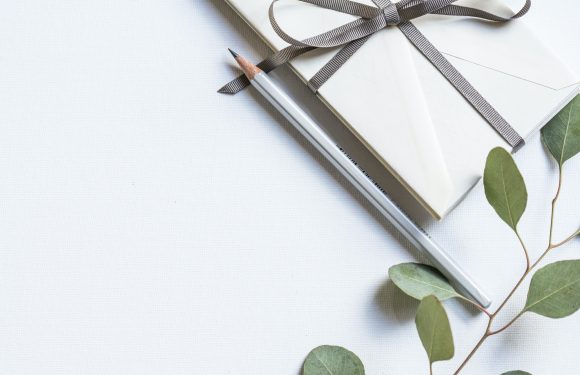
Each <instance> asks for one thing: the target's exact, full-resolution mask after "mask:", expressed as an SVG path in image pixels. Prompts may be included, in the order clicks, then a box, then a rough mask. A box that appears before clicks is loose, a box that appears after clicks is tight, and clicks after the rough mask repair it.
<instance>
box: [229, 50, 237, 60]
mask: <svg viewBox="0 0 580 375" xmlns="http://www.w3.org/2000/svg"><path fill="white" fill-rule="evenodd" d="M228 51H230V53H231V54H232V56H233V57H234V59H235V58H236V57H238V56H239V55H238V54H237V53H236V52H234V51H232V50H231V48H228Z"/></svg>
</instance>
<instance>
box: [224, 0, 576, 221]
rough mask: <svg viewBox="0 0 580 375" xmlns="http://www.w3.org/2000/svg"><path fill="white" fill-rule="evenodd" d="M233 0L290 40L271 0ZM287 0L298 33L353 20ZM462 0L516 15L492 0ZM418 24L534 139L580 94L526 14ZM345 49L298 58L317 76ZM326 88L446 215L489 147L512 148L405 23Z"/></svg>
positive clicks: (306, 73) (341, 111)
mask: <svg viewBox="0 0 580 375" xmlns="http://www.w3.org/2000/svg"><path fill="white" fill-rule="evenodd" d="M227 1H228V3H230V5H231V6H232V7H233V8H234V9H235V10H236V11H237V12H238V13H239V14H240V15H241V16H242V17H243V18H244V19H245V20H246V21H247V22H248V23H249V24H250V26H252V27H253V28H254V29H255V30H256V32H257V33H258V34H259V35H260V36H261V37H262V38H263V39H264V40H265V41H266V42H267V43H268V44H269V45H270V46H271V47H272V48H273V49H274V50H280V49H282V48H284V47H286V46H287V44H286V43H285V42H284V41H282V40H281V39H280V38H279V37H278V36H277V35H276V34H275V32H274V30H273V29H272V27H271V26H270V22H269V19H268V8H269V6H270V3H271V0H227ZM359 2H361V3H366V4H369V5H372V4H373V3H372V1H371V0H364V1H362V0H359ZM278 4H280V5H279V6H277V7H276V11H277V17H278V19H279V22H280V24H281V25H282V27H283V28H284V29H285V30H286V31H287V32H289V33H290V34H291V35H293V36H295V37H296V38H298V39H300V38H306V37H309V36H313V35H316V34H319V33H321V32H324V31H328V30H330V29H332V28H334V27H337V26H340V25H342V24H344V23H346V22H348V21H351V20H352V19H353V17H352V16H349V15H345V14H341V13H338V12H334V11H331V10H325V9H321V8H319V7H315V6H310V5H306V4H304V3H300V2H296V1H292V0H288V1H281V2H279V3H278ZM458 4H459V3H458ZM460 4H461V5H468V6H475V7H478V8H480V9H485V10H492V11H494V12H495V13H503V14H510V10H509V9H507V8H506V7H503V6H501V5H499V4H498V3H493V2H490V1H486V2H485V3H483V2H482V3H476V2H474V1H470V2H469V3H468V2H467V1H462V2H461V3H460ZM482 4H485V6H482ZM490 7H493V8H490ZM413 23H414V24H415V25H416V26H417V28H418V29H419V30H420V31H421V32H422V33H423V34H425V36H426V37H427V38H428V39H429V40H430V41H431V43H433V44H434V45H435V47H437V48H438V49H439V51H441V52H442V53H443V54H444V55H445V56H446V57H447V58H448V59H449V61H450V62H451V63H452V64H453V65H454V66H455V68H457V70H459V71H460V72H461V73H462V74H463V75H464V76H465V77H466V79H467V80H468V81H469V82H470V83H471V84H472V85H473V86H474V87H475V88H476V89H477V90H478V91H479V92H480V93H481V94H482V95H483V97H484V98H486V99H487V100H488V101H489V102H490V103H491V105H492V106H494V108H495V109H496V110H497V111H498V112H499V113H500V114H501V115H502V116H503V117H504V118H505V119H506V120H507V121H508V122H509V123H510V124H511V125H512V127H513V128H514V129H515V130H516V131H517V132H518V133H519V134H520V135H521V136H522V137H523V138H524V139H526V138H529V136H530V135H531V134H533V133H534V132H535V131H537V130H538V129H539V128H540V127H541V126H543V125H544V124H545V123H546V122H547V121H549V119H551V118H552V117H553V116H554V115H555V114H556V113H557V112H558V111H559V110H560V109H561V108H562V107H563V106H565V105H566V103H568V102H569V101H570V100H571V99H572V98H573V97H574V96H575V95H576V94H577V93H578V88H579V87H580V84H579V80H578V79H577V78H576V77H575V76H574V74H573V73H572V72H571V71H570V70H568V69H567V68H566V67H565V66H564V65H563V64H562V63H561V62H560V61H559V60H558V59H557V58H556V57H555V56H553V55H552V54H551V53H550V52H549V51H548V50H547V49H546V48H545V47H544V46H542V45H541V43H540V42H539V41H538V40H537V39H536V38H535V37H534V36H533V35H532V34H531V33H530V32H529V30H528V29H527V27H526V26H525V25H524V24H523V23H521V22H520V21H517V20H516V21H512V22H508V23H503V24H498V23H491V22H485V21H480V20H475V19H469V18H464V17H448V16H437V15H427V16H424V17H421V18H419V19H416V20H413ZM336 51H337V50H336V49H333V50H326V51H322V50H319V51H314V52H312V53H309V54H307V55H303V56H301V57H299V58H297V59H295V60H293V61H292V62H291V66H292V68H293V69H294V70H295V71H296V73H297V74H298V75H299V76H300V77H301V78H302V79H303V80H305V81H307V80H308V79H310V78H311V77H312V76H313V75H314V74H315V73H316V72H317V71H318V69H320V68H321V67H322V66H323V65H324V64H325V63H326V62H328V61H329V59H330V58H331V57H332V56H333V55H334V54H335V53H336ZM318 94H319V97H320V98H321V100H322V101H323V102H324V103H325V104H326V105H327V106H328V107H329V108H330V109H331V110H333V111H334V113H335V114H336V115H337V116H338V117H339V118H340V119H341V120H342V121H343V122H344V124H345V125H346V126H347V127H348V128H349V129H350V130H351V131H352V132H353V134H355V135H356V136H357V137H358V138H359V139H360V140H361V141H362V142H363V143H364V144H365V145H366V147H367V148H368V149H369V150H370V151H371V152H372V153H373V154H374V155H375V157H377V159H378V160H379V161H381V163H382V164H383V165H384V166H385V167H386V168H387V169H388V170H389V171H390V172H391V173H392V174H393V175H394V176H395V177H396V178H397V179H398V180H399V181H400V182H401V184H402V185H403V186H405V188H407V189H408V190H409V192H411V194H413V196H414V197H415V198H416V199H417V200H418V201H419V202H421V204H422V205H423V206H424V207H425V208H426V209H427V210H428V211H429V212H430V213H431V215H432V216H433V217H435V218H438V219H440V218H442V217H444V216H445V215H446V214H447V213H448V212H449V211H450V210H451V209H453V207H455V206H456V205H457V204H458V203H459V202H460V201H461V200H462V198H463V197H464V196H465V194H467V192H469V191H470V190H471V188H472V187H473V186H474V185H475V184H476V183H477V181H478V180H479V179H480V178H481V173H482V170H483V166H484V163H485V158H486V156H487V153H488V152H489V150H491V149H492V148H493V147H496V146H502V147H505V148H507V149H509V147H510V146H509V145H508V144H507V143H506V142H505V141H504V140H503V139H502V138H501V136H499V135H498V134H497V133H496V132H495V130H494V129H493V128H492V127H491V126H490V125H489V124H488V123H487V122H486V121H485V120H484V119H483V118H482V117H481V116H480V115H479V114H478V113H477V112H476V111H475V110H474V109H473V108H472V107H471V105H470V104H469V103H468V102H467V101H466V100H465V99H464V98H463V97H462V96H461V95H460V94H459V93H458V92H457V91H456V90H455V88H453V86H451V84H450V83H449V82H448V81H447V80H446V79H445V78H444V77H443V76H442V75H441V74H440V73H439V72H438V71H437V70H436V69H435V67H434V66H433V65H431V63H430V62H429V61H428V60H427V59H426V58H425V57H424V56H423V55H421V54H420V52H418V51H417V50H416V49H415V47H413V46H412V45H411V44H410V42H409V41H408V40H407V39H406V38H405V36H404V35H403V34H402V33H401V32H400V31H399V30H398V29H397V28H396V27H390V28H388V29H385V30H382V31H380V32H378V33H377V34H375V35H374V36H373V37H372V38H371V39H370V40H369V41H368V42H367V43H366V44H365V45H364V46H363V47H362V48H361V49H360V50H359V51H358V52H357V53H356V54H355V55H354V56H353V57H352V58H351V59H350V60H349V61H348V62H347V63H346V64H345V65H344V66H343V67H342V68H341V69H340V70H339V71H338V72H337V73H336V74H335V75H334V76H333V77H332V78H331V79H330V80H329V81H328V82H327V83H326V84H325V85H324V86H323V87H322V88H321V89H320V90H319V93H318Z"/></svg>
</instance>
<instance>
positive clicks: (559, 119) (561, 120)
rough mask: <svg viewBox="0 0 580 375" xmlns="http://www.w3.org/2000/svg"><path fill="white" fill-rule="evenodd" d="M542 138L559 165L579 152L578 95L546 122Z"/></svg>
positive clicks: (579, 120) (579, 111) (579, 113)
mask: <svg viewBox="0 0 580 375" xmlns="http://www.w3.org/2000/svg"><path fill="white" fill-rule="evenodd" d="M542 140H543V141H544V144H545V145H546V147H548V150H550V153H551V154H552V156H553V157H554V158H555V159H556V161H557V162H558V165H559V166H560V167H562V165H564V163H565V162H566V161H567V160H569V159H571V158H572V157H573V156H575V155H576V154H578V152H580V96H576V97H575V98H574V99H573V100H572V101H571V102H570V103H568V105H567V106H565V107H564V109H562V111H560V113H558V114H557V115H556V117H554V118H553V119H552V120H550V122H548V124H547V125H546V126H545V127H544V128H543V129H542Z"/></svg>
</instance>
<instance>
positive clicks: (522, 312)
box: [489, 310, 525, 336]
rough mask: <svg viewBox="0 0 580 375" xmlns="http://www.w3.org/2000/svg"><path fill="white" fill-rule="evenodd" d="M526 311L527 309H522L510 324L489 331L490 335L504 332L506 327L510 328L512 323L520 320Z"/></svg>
mask: <svg viewBox="0 0 580 375" xmlns="http://www.w3.org/2000/svg"><path fill="white" fill-rule="evenodd" d="M524 312H525V310H522V311H520V312H519V314H518V315H516V316H514V318H513V319H512V320H510V322H509V323H508V324H506V325H505V326H503V327H502V328H500V329H498V330H496V331H491V332H489V336H493V335H497V334H498V333H500V332H503V331H505V330H506V329H508V328H509V327H510V326H511V325H512V324H514V323H515V322H516V320H518V319H519V318H520V317H521V316H522V315H523V314H524Z"/></svg>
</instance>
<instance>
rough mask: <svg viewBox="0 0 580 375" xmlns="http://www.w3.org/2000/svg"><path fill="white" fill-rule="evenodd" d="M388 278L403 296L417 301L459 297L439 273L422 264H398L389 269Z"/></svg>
mask: <svg viewBox="0 0 580 375" xmlns="http://www.w3.org/2000/svg"><path fill="white" fill-rule="evenodd" d="M389 277H390V278H391V280H393V282H394V283H395V285H396V286H397V287H399V289H401V290H402V291H403V292H404V293H405V294H407V295H409V296H411V297H413V298H415V299H418V300H422V299H423V298H425V297H427V296H430V295H433V296H435V297H437V298H438V299H439V300H440V301H444V300H446V299H449V298H454V297H461V296H460V295H459V293H457V291H455V289H453V287H452V286H451V284H449V281H447V279H446V278H445V276H443V275H442V274H441V272H439V271H437V270H436V269H435V268H433V267H431V266H427V265H424V264H418V263H403V264H398V265H396V266H393V267H391V268H389Z"/></svg>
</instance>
